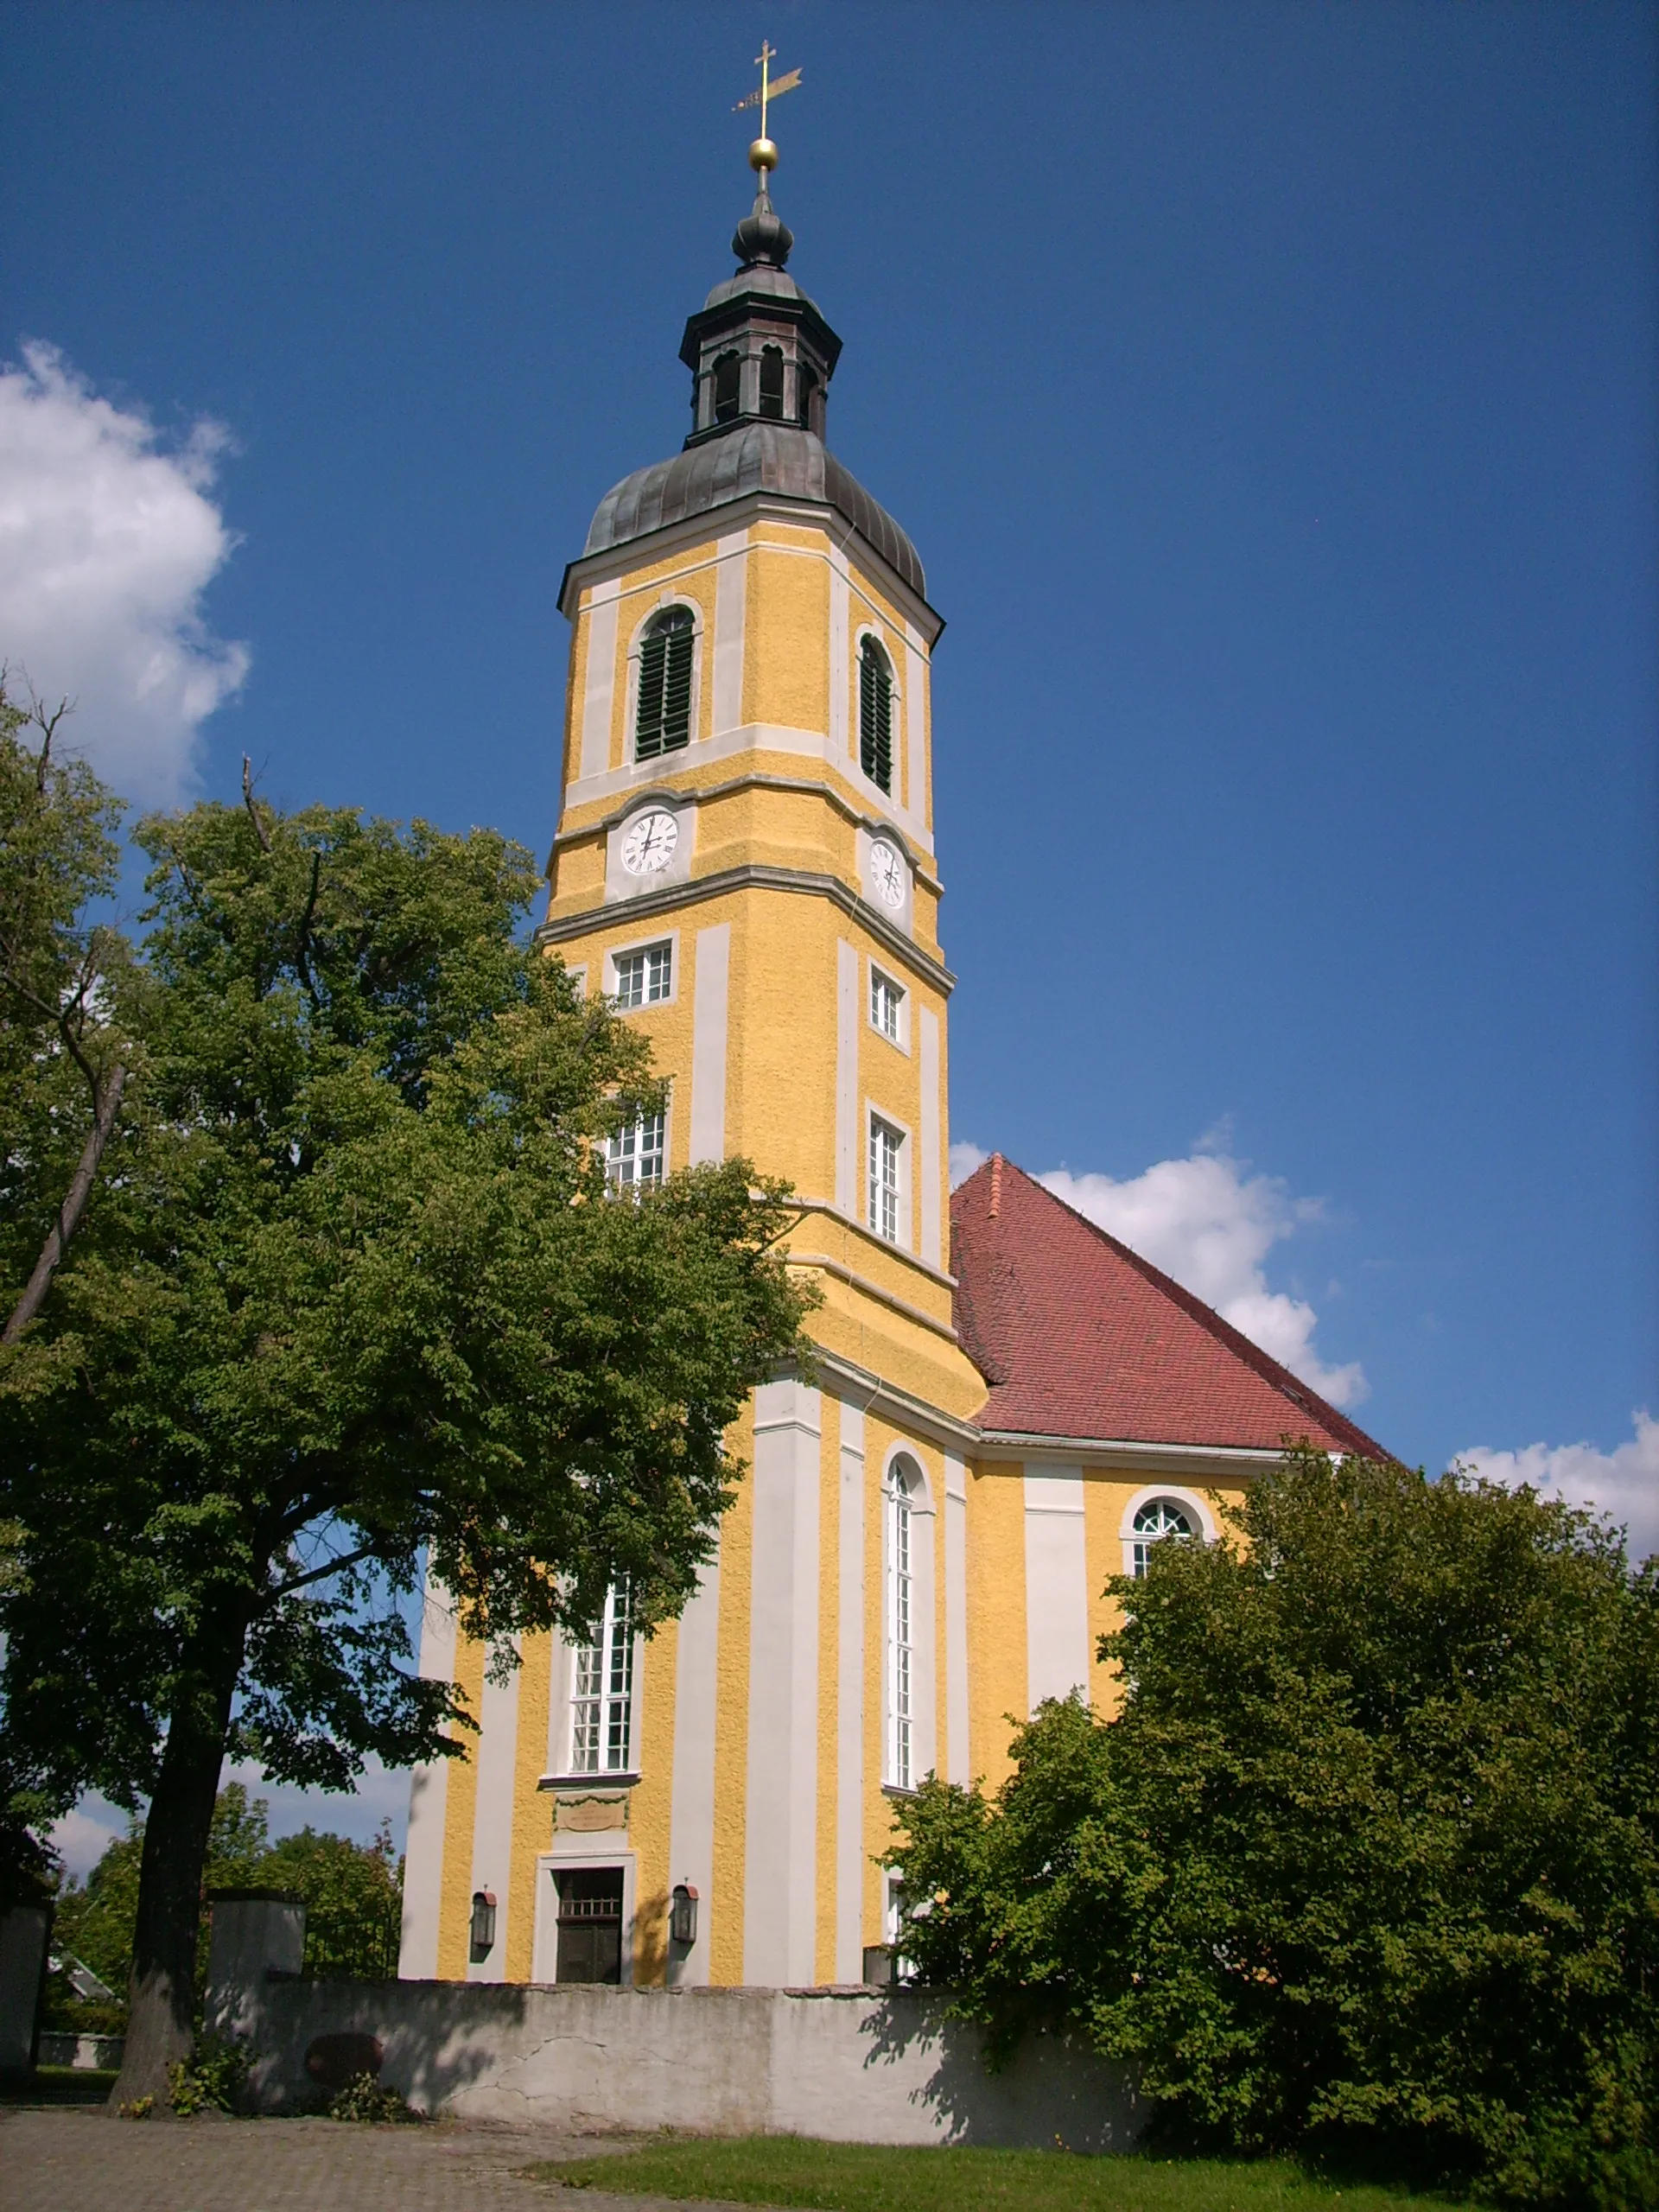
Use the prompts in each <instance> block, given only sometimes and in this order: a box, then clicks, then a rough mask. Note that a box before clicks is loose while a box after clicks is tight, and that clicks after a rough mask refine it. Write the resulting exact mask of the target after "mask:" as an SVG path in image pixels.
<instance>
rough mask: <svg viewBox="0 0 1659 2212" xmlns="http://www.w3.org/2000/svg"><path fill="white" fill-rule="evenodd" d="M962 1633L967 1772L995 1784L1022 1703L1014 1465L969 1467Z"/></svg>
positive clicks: (1020, 1508) (1020, 1549) (1020, 1493)
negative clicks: (966, 1654)
mask: <svg viewBox="0 0 1659 2212" xmlns="http://www.w3.org/2000/svg"><path fill="white" fill-rule="evenodd" d="M968 1636H969V1648H970V1649H971V1651H972V1654H973V1656H972V1660H971V1662H970V1664H969V1673H968V1697H969V1716H970V1718H969V1728H970V1730H971V1737H970V1741H971V1744H972V1749H973V1766H974V1771H975V1773H976V1775H979V1776H982V1777H983V1778H984V1780H985V1782H986V1783H987V1785H988V1787H989V1788H990V1789H995V1788H996V1787H997V1785H998V1784H999V1783H1001V1781H1002V1779H1003V1778H1004V1777H1005V1776H1006V1775H1007V1774H1008V1773H1009V1772H1010V1771H1011V1765H1010V1762H1009V1759H1008V1743H1009V1740H1010V1738H1011V1737H1012V1735H1013V1733H1014V1726H1016V1725H1017V1724H1018V1723H1019V1722H1020V1721H1022V1720H1023V1719H1025V1718H1026V1715H1027V1710H1028V1705H1027V1688H1028V1680H1027V1669H1026V1490H1025V1480H1024V1470H1023V1469H1022V1468H1021V1467H1020V1466H1019V1465H1017V1464H1015V1465H999V1464H991V1465H987V1466H984V1467H976V1466H974V1465H969V1470H968ZM1009 1714H1012V1715H1013V1716H1014V1719H1013V1720H1010V1719H1007V1717H1006V1716H1007V1715H1009Z"/></svg>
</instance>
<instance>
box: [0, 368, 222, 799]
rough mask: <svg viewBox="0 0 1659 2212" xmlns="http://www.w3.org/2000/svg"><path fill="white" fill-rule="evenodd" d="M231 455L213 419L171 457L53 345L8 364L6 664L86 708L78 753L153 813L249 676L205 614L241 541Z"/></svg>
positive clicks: (0, 458)
mask: <svg viewBox="0 0 1659 2212" xmlns="http://www.w3.org/2000/svg"><path fill="white" fill-rule="evenodd" d="M228 444H229V439H228V437H227V435H226V432H225V431H224V430H223V429H221V428H220V427H219V425H218V424H216V423H209V422H206V421H203V422H199V423H196V424H195V426H194V429H192V431H191V432H190V435H189V436H188V439H186V440H185V442H184V443H183V444H182V445H180V446H176V447H175V448H171V449H168V448H167V447H166V446H165V445H164V443H163V441H162V437H161V435H160V433H159V432H158V431H157V430H156V428H155V426H154V425H153V424H152V423H149V421H148V420H147V419H146V418H145V416H143V415H142V414H140V413H137V412H135V411H131V410H126V411H124V410H122V409H120V408H118V407H116V406H114V405H112V404H111V402H110V401H108V400H107V399H100V398H99V397H98V396H97V395H96V394H95V393H94V392H93V391H92V387H91V385H88V384H87V383H86V380H85V378H82V377H80V376H79V375H78V374H77V373H76V372H75V371H74V370H73V369H72V368H71V367H70V366H69V365H68V364H67V362H66V361H65V360H64V359H63V357H62V356H61V354H60V353H58V352H57V351H56V349H55V348H54V347H53V346H43V345H38V344H36V345H29V346H25V347H24V348H23V360H22V365H21V366H19V365H16V363H10V364H6V365H0V657H3V658H6V659H7V660H9V661H10V663H11V665H12V668H13V670H14V671H26V672H27V674H28V676H29V680H30V681H31V682H32V683H33V684H34V685H35V690H37V691H38V692H39V693H40V695H41V697H42V698H43V699H46V700H48V701H49V702H56V701H57V699H59V698H60V697H62V696H67V697H68V698H70V699H72V700H73V701H74V702H75V713H74V715H73V719H72V721H70V722H68V723H67V724H66V726H65V738H66V740H67V742H68V743H69V744H70V745H71V746H73V747H74V748H75V749H76V750H77V751H80V752H84V753H86V756H87V758H88V759H89V760H92V762H93V763H94V765H95V766H97V767H98V769H99V772H101V773H102V774H103V775H105V777H107V778H108V779H109V780H110V781H111V783H112V784H114V785H115V786H116V788H117V789H118V791H122V792H124V794H125V795H126V796H127V797H128V798H133V799H137V801H139V802H140V803H141V804H151V805H154V804H171V803H173V802H174V801H175V800H177V799H179V798H181V797H182V796H183V795H184V794H185V793H186V792H187V791H188V790H189V789H190V787H191V785H192V782H193V779H194V767H195V755H196V749H197V741H198V737H199V734H200V728H201V725H202V723H203V722H204V721H206V720H207V716H208V715H211V714H212V713H213V710H214V709H215V708H217V707H219V706H222V705H223V704H224V702H225V701H226V699H228V698H230V697H232V696H233V695H234V693H235V692H236V691H237V690H238V689H239V688H240V686H241V683H242V681H243V678H244V677H245V675H246V674H247V671H248V658H249V655H248V648H247V647H246V645H237V644H231V643H227V642H226V640H225V639H220V638H216V637H215V636H214V635H213V632H212V631H211V630H210V629H209V628H208V626H207V621H206V619H205V617H204V615H203V613H202V607H201V595H202V593H203V592H204V591H205V590H206V589H207V586H208V584H209V583H211V582H212V581H213V578H214V576H215V575H218V573H219V570H220V569H222V568H223V566H224V565H225V563H226V560H227V559H228V558H229V557H230V555H231V552H232V549H233V547H234V544H235V539H234V537H233V536H232V533H231V532H230V531H228V530H227V529H226V524H225V519H224V517H223V516H222V515H221V513H220V512H219V508H218V507H217V506H216V505H214V503H213V500H212V499H210V498H209V497H208V493H210V491H211V490H212V488H213V478H214V473H215V470H216V468H217V467H218V463H219V457H220V455H221V454H223V453H224V452H225V451H226V448H227V446H228Z"/></svg>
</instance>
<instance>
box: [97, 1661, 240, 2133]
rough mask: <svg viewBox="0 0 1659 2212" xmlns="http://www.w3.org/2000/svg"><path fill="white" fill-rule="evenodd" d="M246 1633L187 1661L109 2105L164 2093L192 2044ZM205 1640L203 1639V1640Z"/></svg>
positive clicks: (151, 1825) (151, 1817)
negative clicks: (217, 1807)
mask: <svg viewBox="0 0 1659 2212" xmlns="http://www.w3.org/2000/svg"><path fill="white" fill-rule="evenodd" d="M245 1637H246V1630H245V1627H244V1626H242V1625H240V1624H238V1625H236V1626H233V1627H225V1628H223V1629H222V1630H221V1633H220V1635H219V1636H218V1637H214V1638H213V1639H212V1643H213V1648H212V1649H203V1647H202V1645H200V1644H199V1645H198V1647H197V1664H196V1665H194V1666H191V1665H190V1664H188V1662H187V1664H186V1666H185V1668H184V1669H182V1670H181V1673H182V1677H183V1679H182V1684H181V1691H180V1694H179V1695H178V1697H177V1698H176V1700H175V1706H174V1710H173V1713H172V1715H171V1717H170V1718H169V1719H168V1731H167V1746H166V1749H165V1750H164V1751H163V1752H162V1770H161V1773H160V1775H159V1776H158V1777H157V1779H156V1794H155V1796H153V1797H152V1798H151V1799H150V1801H149V1812H148V1814H147V1815H146V1816H145V1821H144V1849H143V1858H142V1859H141V1860H140V1861H139V1869H138V1912H137V1926H136V1928H135V1930H134V1935H133V1945H132V1980H131V1983H130V1988H129V1999H130V2008H129V2012H128V2018H127V2039H126V2049H125V2051H124V2054H123V2057H122V2063H121V2073H120V2077H119V2079H118V2081H117V2082H116V2085H115V2087H114V2088H113V2089H111V2092H110V2102H111V2104H112V2105H123V2104H126V2103H128V2102H129V2101H130V2100H132V2099H133V2098H136V2097H154V2098H155V2099H156V2102H157V2103H158V2104H159V2103H160V2102H161V2101H162V2099H163V2098H164V2097H165V2096H166V2094H167V2069H168V2067H169V2066H170V2065H172V2064H173V2063H174V2062H175V2060H178V2059H188V2057H189V2056H190V2051H191V2046H192V2044H194V2040H195V2010H196V1942H197V1938H198V1935H199V1933H200V1923H201V1878H202V1872H203V1869H204V1867H205V1866H206V1865H207V1843H208V1838H209V1835H210V1834H211V1831H212V1828H213V1802H214V1799H215V1798H216V1797H217V1796H218V1794H219V1770H220V1768H221V1766H222V1765H223V1764H224V1759H225V1738H226V1734H227V1733H228V1732H229V1728H230V1719H231V1700H232V1696H233V1694H234V1693H235V1689H236V1684H237V1680H238V1676H239V1675H240V1673H241V1670H242V1650H243V1644H244V1642H245ZM205 1641H206V1639H204V1642H205Z"/></svg>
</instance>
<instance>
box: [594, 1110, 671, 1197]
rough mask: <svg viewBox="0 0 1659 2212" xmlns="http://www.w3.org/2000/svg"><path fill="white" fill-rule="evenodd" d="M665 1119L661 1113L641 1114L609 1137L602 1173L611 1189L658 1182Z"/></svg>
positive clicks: (664, 1147)
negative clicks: (605, 1175) (604, 1170)
mask: <svg viewBox="0 0 1659 2212" xmlns="http://www.w3.org/2000/svg"><path fill="white" fill-rule="evenodd" d="M667 1121H668V1116H666V1115H665V1114H642V1115H641V1116H639V1120H638V1121H637V1122H630V1123H629V1124H628V1126H627V1127H626V1128H622V1129H619V1130H618V1131H617V1133H616V1135H614V1136H613V1138H612V1139H611V1141H610V1146H609V1148H608V1152H607V1159H606V1174H607V1178H608V1179H609V1182H610V1185H611V1188H612V1189H613V1191H640V1190H645V1189H646V1188H648V1187H649V1186H651V1185H654V1184H658V1183H660V1182H661V1181H662V1179H663V1173H664V1164H665V1159H666V1151H667V1144H666V1139H667Z"/></svg>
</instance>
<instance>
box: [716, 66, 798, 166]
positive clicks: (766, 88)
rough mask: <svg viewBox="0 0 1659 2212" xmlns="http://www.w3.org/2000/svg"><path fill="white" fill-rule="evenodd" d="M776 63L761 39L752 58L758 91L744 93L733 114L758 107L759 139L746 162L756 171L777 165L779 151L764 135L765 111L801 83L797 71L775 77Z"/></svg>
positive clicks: (793, 70) (792, 70) (750, 150)
mask: <svg viewBox="0 0 1659 2212" xmlns="http://www.w3.org/2000/svg"><path fill="white" fill-rule="evenodd" d="M777 59H778V56H777V54H775V53H774V51H773V50H772V43H771V41H770V40H768V39H764V38H763V39H762V40H761V41H760V53H759V54H756V55H755V57H754V60H755V67H757V68H758V69H759V70H760V86H759V89H758V90H756V91H754V92H746V93H745V94H744V95H743V98H742V99H741V100H739V102H738V103H737V105H736V106H735V107H734V109H733V110H732V113H733V114H734V115H737V114H740V113H741V111H742V110H743V109H744V108H746V107H758V108H759V109H760V137H758V138H757V139H756V140H755V142H754V144H753V146H751V147H750V149H749V160H750V162H752V163H753V166H754V168H758V169H759V168H767V169H769V168H776V166H777V162H778V149H777V148H776V147H775V146H774V145H773V144H772V140H771V139H770V138H769V137H767V135H766V109H767V107H768V106H769V105H770V104H771V103H772V101H773V100H780V99H782V98H783V97H784V94H785V92H793V91H794V89H795V87H796V86H797V85H798V84H799V83H800V81H801V73H800V71H799V70H798V69H791V71H790V72H789V74H788V75H787V76H786V77H774V76H773V75H772V63H773V62H774V61H775V60H777ZM761 149H765V152H764V156H762V157H761V158H759V159H757V156H760V155H761Z"/></svg>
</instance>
